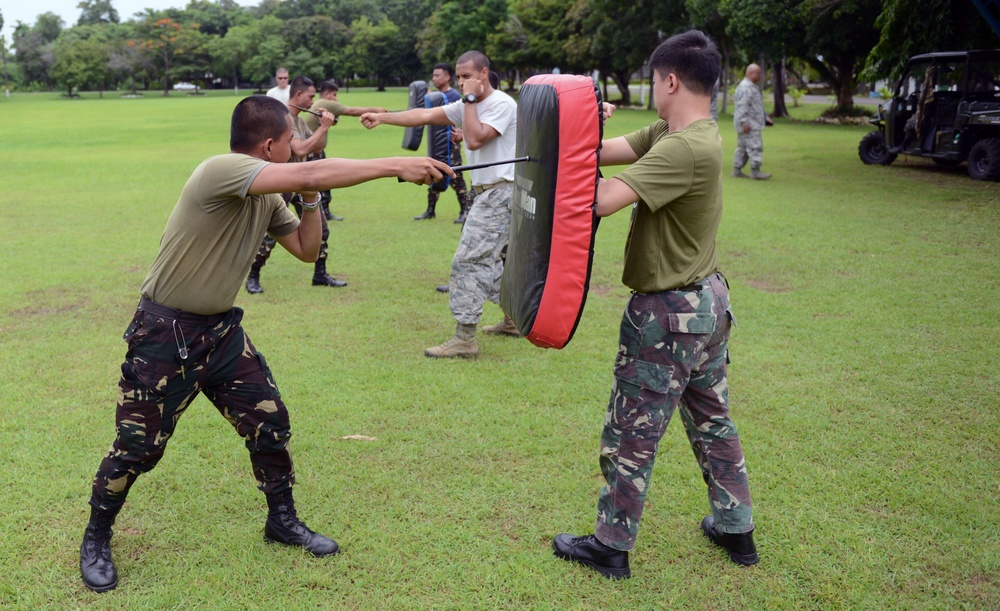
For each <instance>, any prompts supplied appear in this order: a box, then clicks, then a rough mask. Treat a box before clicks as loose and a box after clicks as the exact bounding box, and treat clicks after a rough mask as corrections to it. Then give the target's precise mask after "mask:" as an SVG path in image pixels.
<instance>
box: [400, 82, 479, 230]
mask: <svg viewBox="0 0 1000 611" xmlns="http://www.w3.org/2000/svg"><path fill="white" fill-rule="evenodd" d="M452 76H453V75H452V71H451V65H450V64H445V63H441V64H437V65H436V66H434V71H433V72H432V73H431V84H433V85H434V86H435V87H436V88H437V90H438V91H440V92H441V95H443V96H444V100H445V104H451V103H452V102H458V101H459V100H461V99H462V94H460V93H459V92H458V91H457V90H456V89H454V88H453V87H452V86H451V78H452ZM456 130H457V128H453V127H452V128H450V130H449V131H450V132H451V133H449V134H448V138H449V139H450V140H451V141H452V145H453V146H452V147H451V161H450V162H449V163H450V165H452V166H460V165H462V147H461V146H460V145H459V144H460V143H461V142H462V134H461V130H457V131H458V133H455V132H456ZM455 176H456V178H455V180H453V181H451V182H450V184H449V186H450V187H451V188H452V189H454V191H455V197H457V198H458V218H456V219H455V223H458V224H462V223H464V222H465V216H466V214H468V212H469V208H471V207H472V196H471V195H469V190H468V188H466V186H465V178H464V177H463V176H462V173H461V172H455ZM440 197H441V192H440V191H435V190H434V188H433V187H431V188H429V189H427V210H425V211H424V213H423V214H421V215H420V216H415V217H413V220H415V221H423V220H426V219H432V218H434V211H435V208H436V207H437V202H438V199H439V198H440Z"/></svg>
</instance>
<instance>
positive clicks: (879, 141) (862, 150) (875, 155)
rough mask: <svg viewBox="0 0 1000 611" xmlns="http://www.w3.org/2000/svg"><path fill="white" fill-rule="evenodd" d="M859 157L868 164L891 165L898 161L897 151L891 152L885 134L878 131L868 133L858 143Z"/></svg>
mask: <svg viewBox="0 0 1000 611" xmlns="http://www.w3.org/2000/svg"><path fill="white" fill-rule="evenodd" d="M858 157H861V161H863V162H865V163H866V164H868V165H889V164H890V163H892V162H893V161H896V153H890V152H889V147H887V146H886V145H885V135H884V134H883V133H882V132H880V131H878V132H871V133H869V134H866V135H865V137H864V138H862V139H861V144H859V145H858Z"/></svg>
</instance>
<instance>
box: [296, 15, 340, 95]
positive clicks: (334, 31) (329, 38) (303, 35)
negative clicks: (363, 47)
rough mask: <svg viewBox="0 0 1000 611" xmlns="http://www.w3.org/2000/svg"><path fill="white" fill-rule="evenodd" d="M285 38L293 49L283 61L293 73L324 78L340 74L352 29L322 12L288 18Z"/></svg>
mask: <svg viewBox="0 0 1000 611" xmlns="http://www.w3.org/2000/svg"><path fill="white" fill-rule="evenodd" d="M284 39H285V43H286V44H287V45H288V48H289V49H291V53H290V55H289V56H288V58H287V59H286V60H285V64H284V65H285V67H286V68H288V70H289V71H290V72H291V73H292V75H293V77H294V75H298V74H308V75H311V76H313V77H315V78H318V79H323V78H326V77H328V76H333V75H335V74H337V72H338V70H339V68H340V67H341V63H342V57H343V53H344V49H346V48H347V46H348V44H349V42H350V40H351V30H350V29H349V28H348V27H347V26H346V25H344V24H343V23H340V22H339V21H334V20H333V19H331V18H329V17H326V16H323V15H317V16H314V17H302V18H297V19H289V20H288V21H286V22H285V26H284Z"/></svg>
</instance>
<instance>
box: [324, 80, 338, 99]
mask: <svg viewBox="0 0 1000 611" xmlns="http://www.w3.org/2000/svg"><path fill="white" fill-rule="evenodd" d="M327 91H340V85H338V84H337V81H335V80H333V79H327V80H325V81H323V82H322V83H320V84H319V93H320V95H322V94H324V93H326V92H327Z"/></svg>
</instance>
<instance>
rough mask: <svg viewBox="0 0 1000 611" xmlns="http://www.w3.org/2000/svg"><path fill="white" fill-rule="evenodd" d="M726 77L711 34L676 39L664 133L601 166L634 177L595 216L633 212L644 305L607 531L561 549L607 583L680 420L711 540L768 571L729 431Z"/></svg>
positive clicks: (619, 365) (626, 345)
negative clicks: (714, 105)
mask: <svg viewBox="0 0 1000 611" xmlns="http://www.w3.org/2000/svg"><path fill="white" fill-rule="evenodd" d="M719 64H720V55H719V51H718V49H717V48H716V46H715V43H714V42H712V41H711V39H709V38H708V37H707V36H705V35H704V34H703V33H701V32H699V31H696V30H693V31H689V32H686V33H684V34H679V35H677V36H673V37H671V38H669V39H667V40H666V41H665V42H663V43H662V44H661V45H660V46H659V47H657V49H656V51H654V52H653V55H652V57H651V58H650V60H649V65H650V68H651V69H652V70H653V92H654V99H655V100H656V107H657V111H658V114H659V116H660V119H661V120H660V121H657V122H655V123H653V124H652V125H650V126H649V127H646V128H644V129H641V130H639V131H637V132H633V133H631V134H629V135H627V136H623V137H620V138H613V139H611V140H605V141H604V142H603V143H602V149H601V165H624V164H628V166H629V167H628V168H626V169H625V170H623V171H622V172H621V173H620V174H618V175H617V176H615V177H614V178H612V179H610V180H604V179H601V180H600V182H599V184H598V188H597V214H598V215H599V216H609V215H611V214H613V213H615V212H617V211H619V210H621V209H623V208H626V207H630V208H632V224H631V227H630V229H629V234H628V238H627V240H626V242H625V268H624V271H623V273H622V282H624V283H625V285H627V286H628V287H629V288H631V289H632V292H633V295H632V297H631V299H629V302H628V304H627V305H626V307H625V313H624V315H623V316H622V321H621V330H620V333H619V339H618V346H619V348H618V354H617V356H616V358H615V365H614V379H613V382H612V386H611V398H610V400H609V402H608V408H607V415H606V416H605V420H604V431H603V433H602V435H601V453H600V464H601V471H602V472H603V474H604V479H605V482H606V485H605V486H604V487H603V488H602V489H601V492H600V496H599V498H598V502H597V520H596V530H595V533H594V534H593V535H587V536H582V537H574V536H572V535H567V534H561V535H558V536H556V537H555V539H554V540H553V542H552V546H553V548H554V549H555V553H556V555H557V556H559V557H561V558H564V559H566V560H572V561H575V562H579V563H581V564H584V565H586V566H588V567H590V568H592V569H594V570H596V571H597V572H599V573H600V574H602V575H604V576H605V577H609V578H614V579H624V578H628V577H630V576H631V572H630V568H629V562H628V556H629V551H630V550H632V549H633V547H634V546H635V541H636V536H637V534H638V532H639V521H640V519H641V518H642V512H643V508H644V505H645V501H646V494H647V492H648V491H649V483H650V477H651V474H652V470H653V461H654V460H655V458H656V452H657V449H658V445H659V441H660V438H661V437H662V436H663V434H664V432H665V431H666V428H667V424H668V423H669V422H670V418H671V416H672V415H673V413H674V410H675V409H677V408H679V411H680V416H681V420H682V421H683V423H684V428H685V430H686V431H687V435H688V439H689V440H690V441H691V447H692V449H693V450H694V454H695V458H696V459H697V461H698V466H699V467H700V468H701V470H702V475H703V476H704V479H705V483H706V484H707V485H708V497H709V505H710V507H711V515H709V516H708V517H706V518H705V519H704V520H703V521H702V523H701V528H702V530H703V532H704V533H705V534H706V535H707V536H708V537H709V538H710V539H711V540H712V542H714V543H715V544H716V545H719V546H721V547H723V548H725V549H726V550H727V551H728V552H729V556H730V558H731V559H732V560H733V561H734V562H737V563H739V564H744V565H746V564H754V563H756V562H757V552H756V548H755V547H754V542H753V534H752V531H753V528H754V524H753V517H752V513H751V505H750V488H749V484H748V481H747V470H746V463H745V461H744V459H743V448H742V446H741V445H740V440H739V437H738V436H737V434H736V428H735V426H734V425H733V422H732V420H730V418H729V401H728V387H727V375H726V374H727V369H726V364H727V362H728V344H729V330H730V326H731V325H732V322H733V321H732V311H731V309H730V306H729V289H728V286H727V283H726V280H725V278H724V277H723V276H722V273H721V272H719V267H718V263H717V261H716V246H715V237H716V232H717V231H718V228H719V221H720V220H721V218H722V140H721V137H720V136H719V128H718V125H717V124H716V123H715V121H713V120H712V117H711V114H710V110H709V103H710V100H709V96H710V95H711V92H712V88H713V87H714V85H715V80H716V78H717V77H718V76H719V68H720V65H719ZM633 203H635V205H634V207H633Z"/></svg>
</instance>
